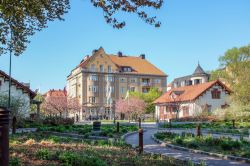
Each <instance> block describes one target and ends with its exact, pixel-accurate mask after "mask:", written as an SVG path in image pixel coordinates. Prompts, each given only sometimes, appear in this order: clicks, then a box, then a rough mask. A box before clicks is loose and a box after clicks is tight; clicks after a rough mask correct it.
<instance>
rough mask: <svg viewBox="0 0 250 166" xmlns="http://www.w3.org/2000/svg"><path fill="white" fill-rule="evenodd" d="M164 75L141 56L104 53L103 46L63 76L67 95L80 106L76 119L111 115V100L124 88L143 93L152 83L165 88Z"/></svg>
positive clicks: (163, 89) (124, 92) (112, 105)
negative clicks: (79, 112) (65, 81)
mask: <svg viewBox="0 0 250 166" xmlns="http://www.w3.org/2000/svg"><path fill="white" fill-rule="evenodd" d="M166 84H167V75H166V74H165V73H163V72H162V71H161V70H159V69H158V68H157V67H155V66H154V65H152V64H151V63H150V62H148V61H147V60H146V59H145V55H140V56H138V57H134V56H125V55H122V53H121V52H119V53H118V55H112V54H107V53H105V51H104V49H103V48H100V49H98V50H94V51H93V53H92V55H91V56H86V57H85V58H84V59H83V60H82V61H81V62H80V64H79V65H78V66H77V67H76V68H75V69H73V70H72V71H71V73H70V75H69V76H68V77H67V92H68V97H70V98H75V97H77V98H78V99H79V101H80V103H81V105H82V106H83V110H82V113H81V115H80V119H89V118H96V117H98V118H104V119H108V118H113V117H114V115H113V112H114V104H115V101H116V100H117V99H119V98H125V96H126V93H127V92H128V91H137V92H141V93H147V92H148V91H149V90H150V88H152V87H156V88H158V89H159V90H161V91H163V92H165V91H166Z"/></svg>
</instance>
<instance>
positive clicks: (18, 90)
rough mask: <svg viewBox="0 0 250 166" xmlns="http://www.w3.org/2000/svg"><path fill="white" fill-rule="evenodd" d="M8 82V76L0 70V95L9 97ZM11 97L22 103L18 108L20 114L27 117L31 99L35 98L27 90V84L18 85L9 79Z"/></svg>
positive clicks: (34, 94)
mask: <svg viewBox="0 0 250 166" xmlns="http://www.w3.org/2000/svg"><path fill="white" fill-rule="evenodd" d="M9 80H10V77H9V75H8V74H6V73H5V72H3V71H1V70H0V95H1V96H8V95H9ZM11 96H12V98H15V99H18V100H20V101H21V102H22V103H23V106H22V108H20V109H21V110H19V111H21V113H22V114H23V115H24V116H29V110H30V104H31V101H32V99H33V98H34V97H35V96H36V93H35V92H33V91H32V90H31V89H30V88H29V84H25V83H20V82H18V81H17V80H15V79H13V78H11Z"/></svg>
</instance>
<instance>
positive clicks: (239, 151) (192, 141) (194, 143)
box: [155, 132, 250, 158]
mask: <svg viewBox="0 0 250 166" xmlns="http://www.w3.org/2000/svg"><path fill="white" fill-rule="evenodd" d="M155 137H156V138H157V139H160V140H163V141H165V142H167V143H171V144H175V145H179V146H183V147H187V148H191V149H199V150H203V151H207V152H215V153H221V154H226V155H234V156H239V157H246V158H250V142H248V141H245V140H243V139H241V140H232V139H231V138H228V137H220V138H213V137H212V135H208V136H200V137H197V136H194V134H189V133H182V134H181V135H179V134H175V133H171V132H165V133H156V134H155Z"/></svg>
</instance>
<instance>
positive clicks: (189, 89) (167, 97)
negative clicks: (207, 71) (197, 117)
mask: <svg viewBox="0 0 250 166" xmlns="http://www.w3.org/2000/svg"><path fill="white" fill-rule="evenodd" d="M215 84H219V85H220V86H222V87H223V88H224V89H225V90H226V91H228V92H229V93H231V92H232V91H231V90H230V89H229V88H228V87H227V86H226V85H225V84H223V83H222V82H221V81H219V80H216V81H211V82H207V83H203V84H197V85H191V86H183V87H178V88H173V89H171V90H169V91H168V92H166V93H165V94H163V95H162V96H161V97H159V98H158V99H156V100H155V101H154V103H155V104H156V103H173V102H184V101H192V100H195V99H196V98H198V97H199V96H200V95H202V94H203V93H204V92H205V91H206V90H208V89H209V88H211V87H212V86H214V85H215ZM173 93H180V95H177V97H176V98H175V99H174V97H172V96H173V95H172V94H173Z"/></svg>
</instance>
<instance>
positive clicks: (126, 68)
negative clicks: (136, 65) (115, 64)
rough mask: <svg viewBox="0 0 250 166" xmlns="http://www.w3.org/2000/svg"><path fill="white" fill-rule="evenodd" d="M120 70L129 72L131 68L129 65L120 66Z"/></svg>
mask: <svg viewBox="0 0 250 166" xmlns="http://www.w3.org/2000/svg"><path fill="white" fill-rule="evenodd" d="M122 71H123V72H131V71H132V69H131V67H122Z"/></svg>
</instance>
